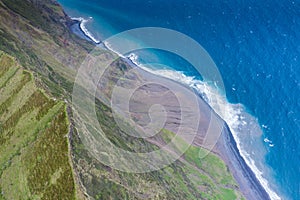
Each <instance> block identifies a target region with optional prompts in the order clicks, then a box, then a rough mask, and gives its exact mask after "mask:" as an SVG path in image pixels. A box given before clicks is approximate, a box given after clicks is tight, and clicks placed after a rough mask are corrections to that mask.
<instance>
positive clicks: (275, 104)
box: [59, 0, 300, 200]
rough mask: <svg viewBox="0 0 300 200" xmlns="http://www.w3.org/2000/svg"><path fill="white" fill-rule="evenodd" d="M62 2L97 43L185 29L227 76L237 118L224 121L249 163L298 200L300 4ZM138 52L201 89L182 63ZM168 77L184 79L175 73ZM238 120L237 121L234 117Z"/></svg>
mask: <svg viewBox="0 0 300 200" xmlns="http://www.w3.org/2000/svg"><path fill="white" fill-rule="evenodd" d="M59 2H60V3H61V4H62V5H63V6H64V8H65V9H66V11H67V13H68V14H69V15H70V16H72V17H84V18H86V19H89V17H92V18H93V19H90V21H89V23H87V24H86V27H87V29H88V30H89V31H90V32H91V33H92V34H93V35H94V37H95V38H97V39H101V40H103V39H106V38H108V37H109V36H111V35H113V34H116V33H118V32H121V31H125V30H128V29H132V28H138V27H145V26H147V27H149V26H155V27H164V28H170V29H174V30H176V31H180V32H182V33H184V34H187V35H188V36H190V37H192V38H193V39H195V40H196V41H198V42H199V43H200V44H201V45H202V46H203V47H204V48H205V49H206V50H207V51H208V53H209V54H210V55H211V57H212V58H213V60H214V61H215V63H216V65H217V66H218V68H219V70H220V72H221V74H222V77H223V80H224V84H225V87H226V95H227V96H226V98H227V100H228V102H224V103H225V104H228V105H230V106H231V108H232V113H233V115H230V116H228V117H227V119H225V120H226V121H227V122H228V123H230V122H231V123H233V124H231V129H234V130H232V131H233V132H234V133H235V135H236V136H237V137H238V138H239V140H240V142H241V148H242V149H243V150H244V151H245V152H247V153H248V155H246V156H247V159H248V160H249V161H251V160H253V161H255V166H256V167H257V169H258V170H260V171H261V172H262V173H263V175H262V177H263V178H265V179H267V180H268V186H267V187H268V188H270V190H272V191H274V192H275V193H277V195H279V196H281V197H282V199H295V200H297V199H300V185H299V183H300V166H299V162H300V139H299V134H300V114H299V113H300V112H299V111H300V83H299V80H300V2H299V1H280V0H277V1H264V2H260V1H259V2H257V1H256V2H255V1H250V2H242V1H236V0H232V1H214V0H213V1H211V0H210V1H209V0H201V1H197V0H189V1H187V0H176V1H172V3H170V1H163V0H149V1H140V0H128V1H117V0H85V1H82V0H59ZM136 55H138V59H137V60H136V61H137V62H139V63H147V62H151V61H155V62H158V61H159V62H161V63H163V64H165V65H167V66H169V67H170V69H172V70H173V71H172V72H174V71H177V72H183V73H184V74H185V75H186V76H194V77H195V80H194V82H193V84H194V85H196V86H197V87H199V88H198V89H199V90H200V91H201V89H203V87H201V86H203V83H202V82H201V81H200V80H201V77H200V76H199V75H198V74H197V73H196V72H195V71H194V70H193V68H192V67H191V66H189V65H188V64H187V63H185V62H184V61H183V60H181V59H179V58H176V57H174V56H173V55H170V54H168V53H165V52H160V51H154V50H148V51H143V52H136ZM155 70H160V71H159V73H160V74H162V73H166V70H164V71H162V69H155ZM167 75H168V76H172V78H174V79H176V80H177V81H183V82H186V80H184V77H180V76H179V75H178V73H177V74H176V73H166V76H167ZM203 95H204V96H205V95H209V94H203ZM220 98H222V97H220ZM234 115H239V116H240V119H239V120H237V121H236V120H234ZM241 119H242V120H241ZM243 122H246V125H245V124H243ZM229 125H230V124H229ZM236 125H237V126H236ZM256 173H257V172H256Z"/></svg>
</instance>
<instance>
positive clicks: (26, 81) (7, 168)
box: [0, 0, 242, 200]
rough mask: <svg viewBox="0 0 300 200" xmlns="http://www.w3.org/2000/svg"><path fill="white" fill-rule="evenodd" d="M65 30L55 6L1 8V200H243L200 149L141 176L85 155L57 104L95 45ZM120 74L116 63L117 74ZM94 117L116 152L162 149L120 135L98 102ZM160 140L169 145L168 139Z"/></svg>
mask: <svg viewBox="0 0 300 200" xmlns="http://www.w3.org/2000/svg"><path fill="white" fill-rule="evenodd" d="M70 24H72V21H71V20H70V19H69V18H68V17H67V16H66V15H65V13H64V12H63V10H62V8H61V7H60V6H59V5H58V4H57V3H56V1H55V0H0V50H2V51H3V52H5V53H3V52H2V51H0V54H1V60H0V199H6V200H11V199H53V200H57V199H76V198H77V199H105V200H106V199H225V200H227V199H228V200H232V199H241V198H242V195H241V194H240V192H239V189H238V186H237V184H236V182H235V180H234V179H233V178H232V175H231V174H230V172H229V171H228V169H227V167H226V165H225V163H224V162H223V161H222V160H221V159H220V158H219V157H217V156H216V155H214V154H209V155H208V156H207V157H206V158H205V159H201V160H199V158H198V157H199V156H198V155H199V152H200V153H201V152H202V151H205V150H204V149H201V148H199V147H191V148H190V149H189V150H188V151H187V152H186V154H185V155H184V156H183V157H182V158H181V159H180V160H178V161H176V162H175V163H173V164H172V165H170V166H169V167H166V168H164V169H162V170H159V171H155V172H151V173H144V174H131V173H124V172H120V171H116V170H114V169H111V168H109V167H107V166H104V165H103V164H101V163H100V162H99V161H97V160H96V159H94V158H93V157H92V156H91V155H90V154H89V152H88V151H87V150H86V148H85V147H84V145H83V143H82V141H81V140H80V137H79V134H78V133H77V132H76V129H75V126H74V123H75V122H74V119H73V117H72V112H71V110H72V109H71V108H72V105H71V103H65V102H63V101H62V100H63V99H66V102H70V96H71V93H72V88H73V81H74V77H75V74H76V70H77V69H78V67H79V65H80V64H81V62H82V60H83V59H84V58H85V56H86V55H87V53H88V52H89V51H90V50H91V49H92V48H93V45H92V44H90V43H88V42H87V41H84V40H82V39H80V38H78V37H76V36H75V35H73V34H72V33H71V32H70V31H69V26H70ZM9 55H11V56H13V57H11V56H9ZM18 63H20V65H22V67H20V65H19V64H18ZM124 66H125V64H124V63H123V62H122V61H120V62H117V63H115V68H114V69H115V71H114V73H115V74H121V73H123V71H124ZM111 78H112V79H114V78H115V77H111ZM108 81H109V83H112V82H113V81H112V80H108ZM100 92H103V93H105V91H100ZM54 97H55V98H57V100H55V99H54ZM67 107H69V108H70V109H68V112H67V111H66V109H67ZM96 111H97V115H98V120H99V123H100V125H101V127H102V128H103V130H105V134H106V136H107V138H109V139H110V140H111V141H112V142H113V143H114V144H116V145H118V146H119V147H121V148H124V149H127V150H131V151H138V150H141V149H142V150H145V151H146V150H147V151H148V150H153V149H157V148H159V147H158V146H157V145H155V144H152V143H150V142H148V141H145V140H136V139H133V138H132V137H129V136H127V135H126V134H124V133H123V132H122V130H120V128H118V126H117V124H116V122H115V121H114V119H113V117H112V111H111V108H110V107H108V106H106V105H105V104H104V103H102V102H101V101H100V100H96ZM69 122H70V123H69ZM69 125H70V130H69ZM128 128H129V129H130V130H131V129H132V130H133V128H132V127H128ZM162 135H163V138H162V139H163V140H165V141H168V140H169V139H170V138H171V137H172V136H173V133H171V132H170V131H168V130H164V131H163V132H162ZM182 142H183V141H182ZM68 147H70V152H69V148H68ZM137 147H138V148H137Z"/></svg>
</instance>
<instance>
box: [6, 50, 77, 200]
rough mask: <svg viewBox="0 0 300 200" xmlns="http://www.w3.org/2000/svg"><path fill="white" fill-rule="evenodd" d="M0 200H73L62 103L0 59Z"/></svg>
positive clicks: (11, 62) (14, 64) (11, 61)
mask: <svg viewBox="0 0 300 200" xmlns="http://www.w3.org/2000/svg"><path fill="white" fill-rule="evenodd" d="M0 95H1V99H0V199H9V200H10V199H75V185H74V179H73V173H72V169H71V165H70V162H69V155H68V153H69V150H68V139H67V134H68V131H69V123H68V119H67V113H66V105H65V104H64V103H63V102H61V101H56V100H53V99H50V98H49V97H48V96H47V95H46V94H45V93H44V92H43V91H42V90H40V89H38V88H37V87H36V85H35V82H34V79H33V76H32V74H31V73H29V72H28V71H25V70H23V69H22V68H21V67H19V66H18V64H17V62H16V60H15V59H14V58H12V57H10V56H8V55H6V54H3V53H2V52H1V57H0Z"/></svg>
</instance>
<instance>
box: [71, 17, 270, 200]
mask: <svg viewBox="0 0 300 200" xmlns="http://www.w3.org/2000/svg"><path fill="white" fill-rule="evenodd" d="M71 19H72V20H73V22H74V24H72V25H71V26H70V30H71V31H72V32H73V33H74V34H76V35H77V36H79V37H81V38H83V39H86V40H88V41H90V42H92V43H94V44H95V45H101V46H102V47H103V48H105V49H107V50H109V51H112V52H114V53H117V54H118V55H119V56H120V57H122V58H123V59H124V61H125V62H127V63H128V64H130V65H132V66H134V67H138V68H139V69H140V70H142V71H144V72H145V73H146V74H147V73H150V74H151V75H153V74H152V73H151V72H149V71H148V70H145V69H142V68H140V67H139V66H138V64H137V63H136V62H135V61H134V60H133V59H132V58H130V57H125V56H123V55H120V54H119V53H118V52H115V51H114V50H113V49H111V48H110V47H109V45H108V44H105V43H103V42H101V41H99V40H97V39H95V38H94V37H93V36H92V34H91V33H90V32H89V31H88V30H87V29H86V28H85V26H84V25H85V23H86V22H87V21H88V20H85V19H83V18H71ZM199 98H200V99H201V100H202V101H203V102H204V104H206V106H207V107H209V109H211V110H212V111H213V113H214V114H216V113H215V112H214V110H213V108H211V106H210V105H209V104H208V103H206V102H205V100H203V98H202V97H201V96H200V95H199ZM216 115H217V114H216ZM222 121H224V120H223V119H222ZM224 124H225V126H224V129H223V132H222V135H221V137H220V138H219V141H218V142H217V145H216V149H215V150H214V153H216V154H217V155H219V156H220V157H221V158H222V160H223V161H224V162H225V163H226V165H227V166H228V167H229V170H230V171H231V173H232V175H233V176H234V178H235V180H236V181H237V183H238V185H239V187H240V190H241V192H242V193H243V195H244V196H245V197H246V199H255V200H256V199H257V200H259V199H261V200H267V199H271V198H270V195H269V194H268V192H267V191H266V189H265V188H264V187H263V185H262V184H261V182H260V181H259V179H258V178H257V176H256V174H255V173H254V171H253V170H252V169H251V167H250V166H249V165H247V163H246V161H245V159H244V158H243V156H242V155H241V153H240V150H239V148H238V145H237V141H236V140H235V139H234V136H233V134H232V132H231V131H230V129H229V127H228V125H227V123H226V122H225V121H224Z"/></svg>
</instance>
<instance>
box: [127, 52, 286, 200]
mask: <svg viewBox="0 0 300 200" xmlns="http://www.w3.org/2000/svg"><path fill="white" fill-rule="evenodd" d="M127 58H128V59H130V60H131V62H132V63H134V64H135V65H137V66H139V67H141V68H142V69H144V70H146V71H148V72H150V73H152V74H155V75H158V76H163V77H165V78H169V79H172V80H174V81H178V82H180V83H183V84H185V85H188V86H190V87H191V88H193V89H196V90H197V92H199V94H200V95H201V96H202V98H203V99H204V100H205V101H206V102H207V103H208V104H209V105H210V106H211V107H212V109H213V110H214V111H215V112H216V113H217V114H218V115H219V116H220V117H221V118H222V119H223V120H224V121H225V122H226V123H227V124H228V126H229V129H230V131H231V133H232V135H233V138H234V140H235V141H236V143H237V147H238V149H239V151H240V155H241V156H242V158H243V159H244V160H245V162H246V164H247V165H248V166H249V167H250V169H251V170H252V171H253V172H254V174H255V176H256V178H257V179H258V180H259V182H260V183H261V185H262V186H263V187H264V189H265V190H266V192H267V193H268V194H269V196H270V198H271V199H272V200H280V199H281V198H280V197H279V196H278V195H277V194H276V192H274V191H273V190H272V189H271V188H270V186H269V183H268V181H267V180H266V179H265V178H264V177H263V172H262V171H261V170H259V169H258V167H257V166H256V164H255V161H254V160H253V159H252V158H251V157H250V155H249V154H248V153H247V152H246V151H245V150H244V149H243V148H242V146H241V141H240V138H239V137H238V133H239V130H240V129H241V126H246V125H247V124H248V122H247V121H250V122H253V121H256V120H255V119H254V117H252V119H249V120H245V117H241V116H243V112H246V111H245V108H244V106H243V105H242V104H231V103H229V102H228V101H227V99H226V98H225V97H224V96H222V95H221V94H220V92H219V91H218V90H217V89H216V88H214V87H212V86H211V85H209V84H208V83H206V82H203V81H200V80H196V79H195V77H191V76H186V75H185V74H184V73H183V72H178V71H174V70H152V69H150V68H148V67H145V66H143V65H142V64H141V63H139V62H138V56H137V55H136V54H134V53H131V54H130V55H129V56H128V57H127ZM256 123H257V122H256ZM249 124H250V123H249Z"/></svg>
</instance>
